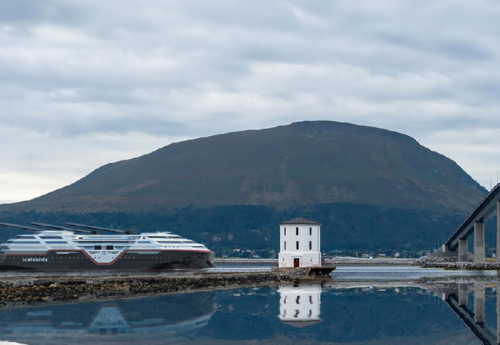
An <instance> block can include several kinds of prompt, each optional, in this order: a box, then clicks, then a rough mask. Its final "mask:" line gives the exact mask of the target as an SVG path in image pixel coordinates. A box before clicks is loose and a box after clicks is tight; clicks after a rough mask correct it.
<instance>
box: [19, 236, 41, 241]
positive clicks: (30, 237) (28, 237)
mask: <svg viewBox="0 0 500 345" xmlns="http://www.w3.org/2000/svg"><path fill="white" fill-rule="evenodd" d="M16 238H23V239H29V240H34V239H36V238H35V236H16Z"/></svg>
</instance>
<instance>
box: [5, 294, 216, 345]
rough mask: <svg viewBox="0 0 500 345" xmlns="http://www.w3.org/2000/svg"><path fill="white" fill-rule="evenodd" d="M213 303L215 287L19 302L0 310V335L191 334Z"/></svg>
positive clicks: (146, 338)
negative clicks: (204, 290)
mask: <svg viewBox="0 0 500 345" xmlns="http://www.w3.org/2000/svg"><path fill="white" fill-rule="evenodd" d="M216 307H217V306H216V304H215V295H214V293H201V294H192V295H171V296H159V297H150V298H142V299H129V300H118V301H113V302H100V303H99V302H90V303H81V304H66V305H53V306H46V307H36V308H19V309H13V310H5V311H0V335H1V336H2V337H1V339H8V340H12V341H19V342H26V343H29V344H32V343H36V344H42V343H46V344H49V343H50V344H57V343H68V339H71V343H72V344H78V343H82V344H86V343H89V342H96V341H103V342H106V341H111V342H118V343H135V342H138V341H141V342H143V343H153V342H155V341H159V340H161V341H165V339H169V338H170V339H171V338H177V337H188V338H193V337H195V336H196V333H197V332H198V331H199V330H200V329H201V328H203V327H204V326H206V325H207V323H208V321H209V320H210V318H211V316H212V315H213V314H214V313H215V311H216ZM159 343H160V342H159Z"/></svg>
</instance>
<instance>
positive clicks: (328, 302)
mask: <svg viewBox="0 0 500 345" xmlns="http://www.w3.org/2000/svg"><path fill="white" fill-rule="evenodd" d="M456 274H457V272H442V271H440V270H422V269H416V268H413V267H410V268H408V267H353V266H351V267H348V266H345V267H340V268H339V269H338V271H336V272H335V275H336V278H335V282H333V281H330V282H325V283H323V284H321V283H303V284H301V285H299V286H293V285H288V286H282V287H280V288H249V289H238V290H225V291H213V292H198V293H183V294H171V295H163V296H153V297H146V298H134V299H123V300H115V301H104V302H102V301H94V302H85V303H78V304H59V305H51V306H40V307H23V308H17V309H9V310H7V309H0V344H2V341H9V342H17V343H22V344H222V345H226V344H238V345H241V344H252V345H254V344H344V345H346V344H352V345H361V344H377V345H379V344H380V345H382V344H410V345H412V344H459V345H460V344H481V342H480V341H479V340H478V337H479V338H481V337H483V338H484V337H486V338H484V339H486V341H488V339H490V340H491V339H492V337H495V343H496V325H497V318H496V303H497V302H496V301H497V299H496V291H495V290H496V287H497V285H496V284H492V283H487V284H484V283H481V281H484V280H488V279H489V280H492V279H494V277H493V278H492V277H491V274H490V273H488V274H483V273H481V274H482V275H483V276H482V277H478V278H472V277H469V278H467V279H468V281H469V282H471V283H470V284H468V285H461V287H462V293H460V292H459V288H458V287H456V286H455V289H454V290H448V291H446V292H443V291H435V292H430V291H429V290H427V289H421V288H418V287H414V286H412V284H414V283H412V282H411V281H408V280H405V279H413V278H415V277H417V278H418V277H422V276H429V275H431V276H432V275H439V276H443V275H456ZM467 274H468V275H469V276H470V275H474V274H473V273H471V272H467ZM349 276H351V277H354V279H349V278H348V277H349ZM401 279H402V280H401ZM394 280H401V281H400V282H394ZM347 281H350V282H351V283H349V284H348V283H347ZM356 281H358V282H356ZM474 281H476V284H473V282H474ZM441 289H442V287H441ZM465 289H468V294H467V293H465V294H464V291H466V290H465ZM483 291H484V293H483ZM459 296H461V297H462V299H461V301H459V299H460V298H459ZM464 296H465V298H464ZM483 296H484V304H483V303H482V301H483V299H482V297H483ZM474 297H476V298H474ZM443 298H444V300H443ZM464 301H466V302H467V307H465V306H463V304H465V302H464ZM460 304H462V306H460ZM483 305H484V315H485V316H484V323H481V322H480V323H477V322H476V320H474V317H482V315H483V309H481V308H483V307H482V306H483ZM474 311H475V312H476V314H477V315H474V314H473V312H474ZM471 318H472V324H471ZM479 321H482V320H479ZM467 322H468V323H467ZM474 332H476V335H475V334H474ZM481 332H483V333H484V334H482V333H481ZM488 337H489V338H488ZM484 339H483V342H482V343H486V344H488V342H485V340H484Z"/></svg>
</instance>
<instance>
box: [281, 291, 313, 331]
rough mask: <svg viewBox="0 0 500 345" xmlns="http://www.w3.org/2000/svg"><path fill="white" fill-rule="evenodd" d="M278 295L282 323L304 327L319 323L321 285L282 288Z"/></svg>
mask: <svg viewBox="0 0 500 345" xmlns="http://www.w3.org/2000/svg"><path fill="white" fill-rule="evenodd" d="M278 292H279V294H280V315H279V318H280V320H281V321H283V322H284V323H286V324H288V325H291V326H295V327H304V326H310V325H312V324H315V323H318V322H321V321H322V320H321V319H320V317H319V315H320V313H321V285H320V283H317V282H310V283H304V282H301V283H300V285H299V286H296V287H294V286H291V285H290V286H282V287H280V288H279V290H278Z"/></svg>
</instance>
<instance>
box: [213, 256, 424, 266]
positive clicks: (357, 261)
mask: <svg viewBox="0 0 500 345" xmlns="http://www.w3.org/2000/svg"><path fill="white" fill-rule="evenodd" d="M417 260H418V259H413V258H411V259H396V258H394V259H392V258H391V259H381V258H375V259H366V258H355V257H351V256H335V257H332V258H331V259H328V260H324V262H325V263H327V264H328V263H332V264H334V265H380V266H388V265H394V266H411V265H415V264H416V263H417ZM214 263H215V264H220V265H247V264H248V265H255V264H266V265H268V264H270V265H275V266H277V265H278V259H238V258H227V259H222V258H216V259H214Z"/></svg>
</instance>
